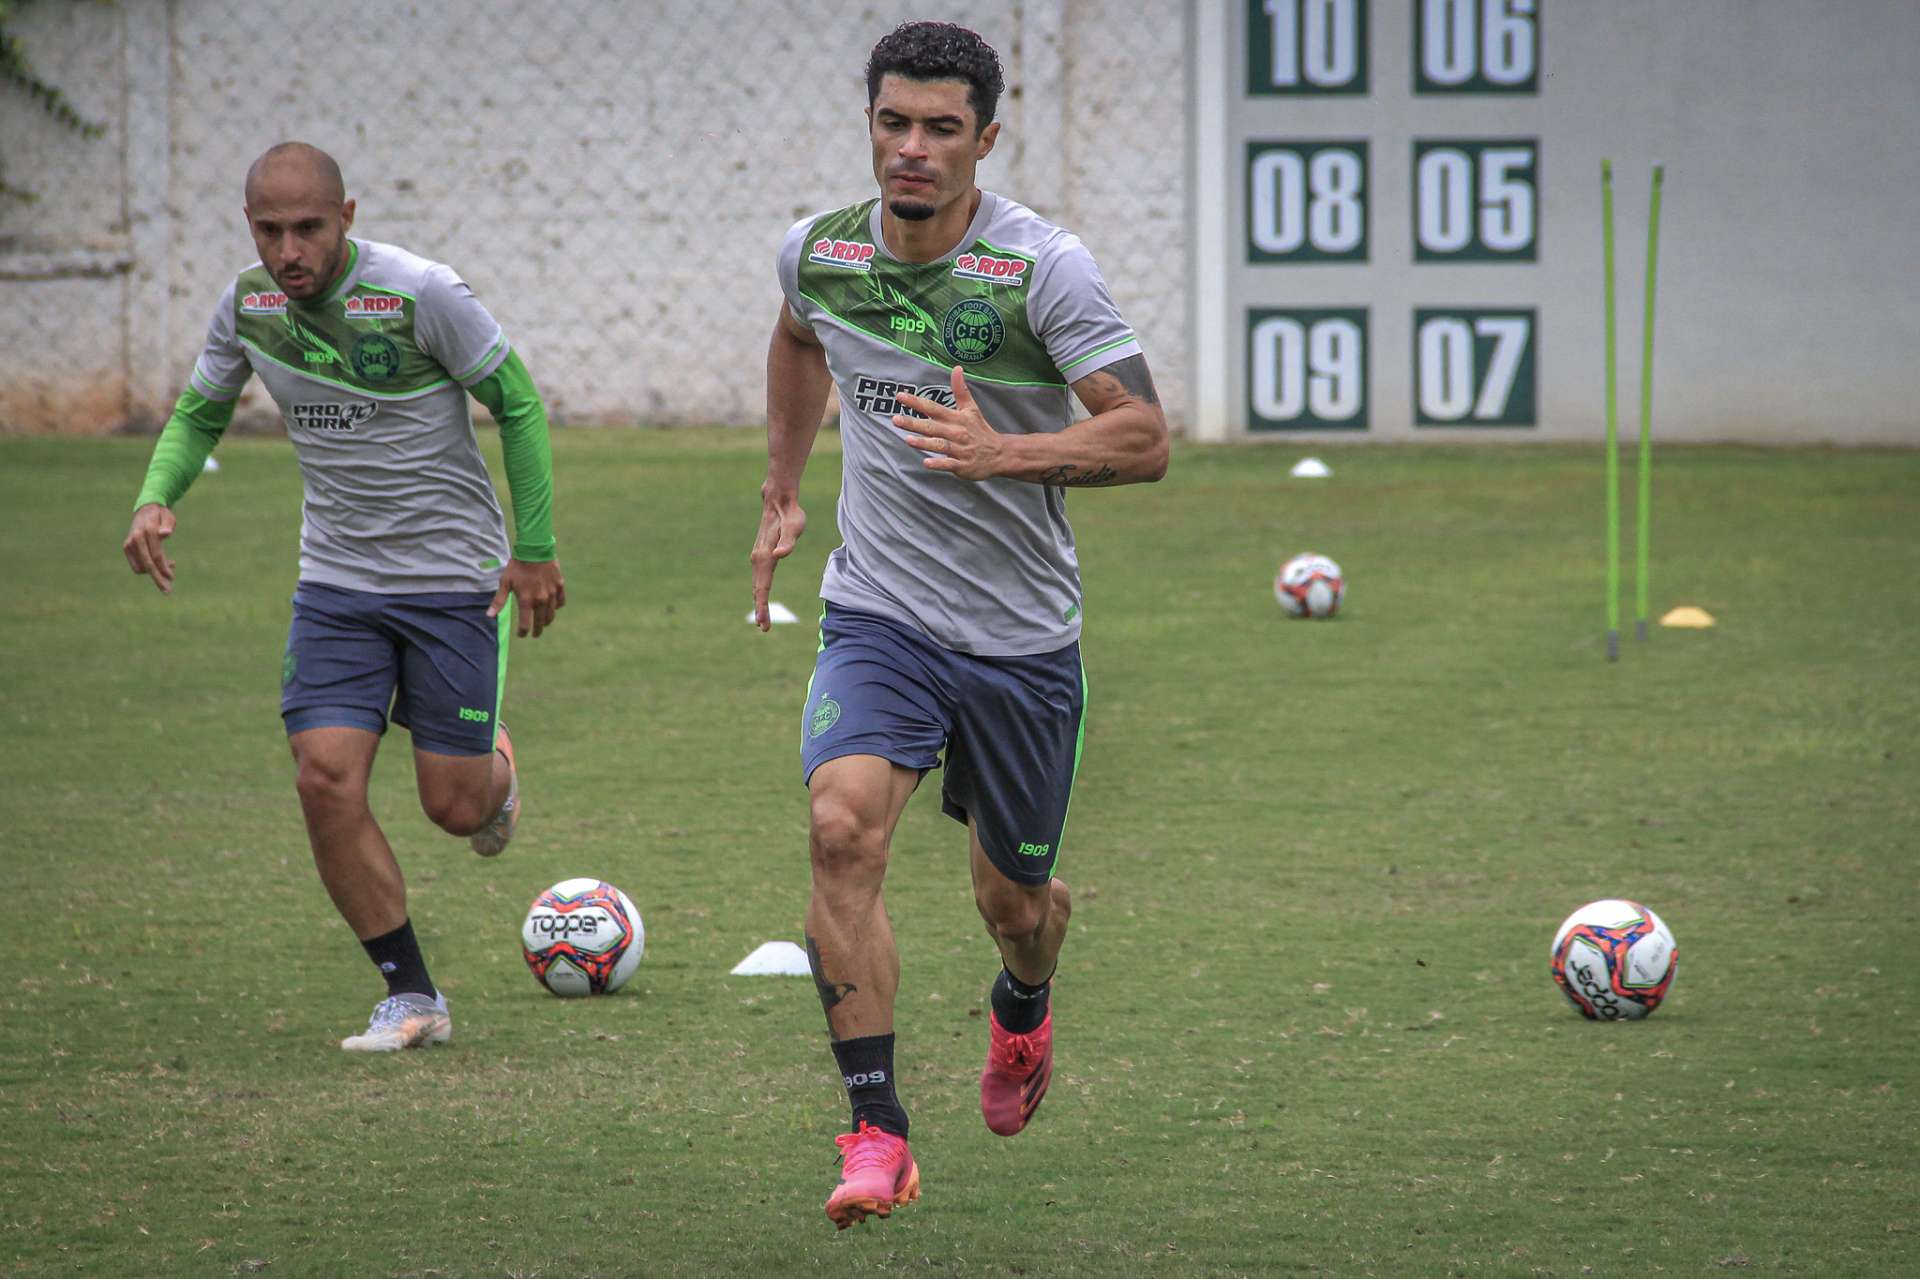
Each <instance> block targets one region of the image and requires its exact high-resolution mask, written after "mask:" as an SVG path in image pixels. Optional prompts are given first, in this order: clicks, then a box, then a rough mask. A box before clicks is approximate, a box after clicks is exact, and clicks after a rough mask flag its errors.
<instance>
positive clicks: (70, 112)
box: [0, 0, 107, 201]
mask: <svg viewBox="0 0 1920 1279" xmlns="http://www.w3.org/2000/svg"><path fill="white" fill-rule="evenodd" d="M30 3H32V0H0V84H5V85H8V86H11V88H13V89H16V90H19V91H20V92H23V93H25V94H27V95H28V96H29V97H31V98H32V99H33V100H34V101H36V102H38V103H39V104H40V108H41V110H43V111H45V112H46V113H47V114H48V115H50V116H52V117H53V118H54V119H55V120H57V121H59V122H60V124H61V125H62V126H64V127H66V128H68V129H71V130H72V131H73V132H75V133H77V134H79V135H80V136H81V137H83V138H85V139H87V140H89V141H92V140H93V139H95V138H98V137H101V136H102V135H103V134H105V133H106V131H107V130H106V126H105V125H104V124H100V123H98V122H96V121H92V120H89V119H87V118H86V117H84V116H82V115H81V114H80V113H79V112H78V111H76V110H74V107H73V103H72V102H70V101H69V100H68V99H67V95H66V94H65V93H63V92H61V90H60V89H59V87H58V86H57V85H52V84H49V83H47V82H46V81H45V80H43V79H41V78H40V77H39V75H37V74H36V73H35V72H34V70H33V66H32V64H31V63H30V62H29V61H28V60H27V51H26V47H25V46H24V45H23V44H22V42H21V40H20V37H19V36H18V35H17V34H16V33H15V30H14V28H13V26H12V19H13V18H14V17H15V15H17V14H18V13H19V12H20V10H22V9H24V8H25V7H26V6H27V5H28V4H30ZM6 166H7V158H6V156H5V154H3V153H0V200H22V201H31V200H33V199H34V198H35V197H34V194H33V192H31V191H27V190H25V189H23V188H20V187H16V186H12V185H9V184H8V182H7V180H6V175H7V167H6Z"/></svg>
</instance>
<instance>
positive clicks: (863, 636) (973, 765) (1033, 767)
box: [800, 606, 1087, 884]
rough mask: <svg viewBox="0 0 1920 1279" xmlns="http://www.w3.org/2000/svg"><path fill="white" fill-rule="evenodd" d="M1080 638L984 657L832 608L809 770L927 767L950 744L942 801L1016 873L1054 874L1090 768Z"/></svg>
mask: <svg viewBox="0 0 1920 1279" xmlns="http://www.w3.org/2000/svg"><path fill="white" fill-rule="evenodd" d="M1086 700H1087V685H1086V675H1085V673H1084V672H1083V671H1082V670H1081V667H1080V645H1079V644H1077V643H1074V644H1069V645H1068V646H1067V647H1065V648H1063V649H1060V650H1058V651H1057V652H1052V653H1036V654H1033V655H1031V656H1024V657H975V656H973V655H972V654H969V653H956V652H954V651H953V650H952V649H948V648H942V647H941V646H940V645H938V644H936V643H934V642H933V641H932V640H930V639H928V638H927V637H926V636H925V635H922V634H921V633H920V632H918V631H916V630H914V629H913V628H911V627H909V626H904V625H901V624H899V623H897V622H890V621H888V620H887V619H885V618H882V617H875V616H873V615H872V614H870V613H858V612H852V611H850V610H847V609H842V608H836V607H833V606H829V607H828V608H827V611H826V613H825V615H824V616H822V618H821V619H820V652H819V655H818V656H817V657H816V658H815V659H814V666H813V679H812V681H811V682H810V683H809V684H808V685H807V706H806V714H805V716H804V717H803V718H802V720H801V723H800V763H801V767H802V776H803V778H806V779H811V778H812V776H813V770H814V769H816V768H818V767H820V765H822V764H824V763H826V762H827V761H828V760H830V759H837V758H839V757H840V756H842V755H878V756H880V757H881V758H882V759H886V760H890V761H892V762H893V763H895V764H899V765H900V766H901V767H903V768H916V769H919V770H920V771H921V772H923V773H924V772H926V771H927V770H928V769H930V768H934V767H936V766H937V765H938V764H939V763H940V752H941V750H942V749H943V748H944V749H945V750H946V752H947V761H946V762H947V771H946V777H945V779H944V781H943V783H942V786H941V793H940V799H941V808H942V809H943V810H944V811H945V812H946V814H947V815H948V816H949V817H952V818H954V819H955V820H957V821H960V822H966V821H968V819H969V818H971V819H972V821H973V824H974V825H975V827H976V828H977V829H978V831H979V834H980V844H981V847H983V848H984V849H985V850H986V853H987V856H988V857H989V858H990V859H991V860H992V861H993V864H994V865H995V866H996V867H998V868H999V870H1000V873H1001V874H1003V875H1005V876H1006V877H1007V878H1008V879H1011V880H1014V881H1016V882H1019V883H1023V884H1044V883H1045V882H1047V880H1049V879H1051V878H1053V871H1054V866H1055V864H1056V863H1057V862H1058V861H1059V859H1060V843H1061V840H1062V838H1063V837H1064V836H1065V834H1066V827H1067V804H1068V801H1069V800H1070V799H1071V798H1072V795H1073V779H1074V774H1075V773H1076V772H1078V771H1079V767H1080V744H1081V742H1082V740H1083V738H1084V731H1083V721H1082V715H1083V712H1084V711H1085V708H1086Z"/></svg>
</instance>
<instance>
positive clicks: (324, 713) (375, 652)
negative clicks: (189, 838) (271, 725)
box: [280, 582, 514, 755]
mask: <svg viewBox="0 0 1920 1279" xmlns="http://www.w3.org/2000/svg"><path fill="white" fill-rule="evenodd" d="M492 602H493V596H492V595H491V594H490V593H488V592H484V591H446V592H437V593H433V594H426V595H382V594H378V593H376V592H373V591H349V590H344V589H342V588H341V587H338V586H322V585H320V584H318V583H315V582H302V583H300V584H299V585H298V586H297V587H295V588H294V592H293V625H292V626H291V627H290V628H288V631H287V652H286V656H285V658H283V659H282V661H281V664H280V716H281V718H282V719H284V720H285V721H286V725H287V734H288V735H289V736H291V735H293V734H294V733H302V732H305V731H306V730H307V729H310V728H336V727H337V728H364V729H366V730H367V731H368V732H372V733H385V732H386V731H387V720H388V718H389V716H391V718H392V720H393V722H394V723H396V724H399V725H400V726H402V727H403V728H406V729H409V730H410V731H411V732H412V733H413V744H414V747H415V748H416V749H418V750H423V751H432V752H434V753H435V754H438V755H485V754H487V753H488V752H489V751H491V750H492V749H493V735H494V726H495V723H496V721H497V720H498V718H499V715H500V693H501V690H502V689H504V688H505V687H506V682H507V635H508V629H507V628H508V626H509V624H510V621H511V619H512V617H513V616H514V610H513V605H512V602H511V601H509V602H508V606H507V607H506V608H504V609H502V610H501V611H500V616H499V617H497V618H493V617H488V616H487V605H489V604H491V603H492Z"/></svg>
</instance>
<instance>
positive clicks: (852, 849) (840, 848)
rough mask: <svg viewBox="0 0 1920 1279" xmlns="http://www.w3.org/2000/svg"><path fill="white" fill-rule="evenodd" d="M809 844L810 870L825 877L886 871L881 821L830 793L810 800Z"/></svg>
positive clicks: (858, 876) (857, 876) (874, 874)
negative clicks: (811, 803)
mask: <svg viewBox="0 0 1920 1279" xmlns="http://www.w3.org/2000/svg"><path fill="white" fill-rule="evenodd" d="M808 842H809V844H810V846H811V850H812V854H813V869H814V874H816V875H818V876H821V877H823V878H827V879H876V878H878V877H879V876H881V875H882V874H884V873H885V871H886V866H887V848H886V840H885V838H884V836H883V835H882V833H881V825H880V823H879V822H877V821H873V820H870V819H869V818H868V817H866V816H865V815H864V814H862V813H861V812H860V811H859V810H858V809H856V808H855V807H854V806H853V805H851V804H848V803H845V802H843V801H841V800H840V799H838V798H837V797H835V796H833V795H830V794H829V795H817V796H815V797H814V800H813V812H812V829H811V832H810V838H809V841H808Z"/></svg>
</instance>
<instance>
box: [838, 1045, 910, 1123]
mask: <svg viewBox="0 0 1920 1279" xmlns="http://www.w3.org/2000/svg"><path fill="white" fill-rule="evenodd" d="M833 1059H834V1060H835V1061H837V1062H839V1063H840V1075H841V1077H842V1079H844V1080H845V1081H846V1085H847V1100H848V1101H850V1102H852V1103H853V1128H852V1131H854V1132H859V1131H860V1121H861V1120H863V1119H864V1120H866V1121H867V1122H868V1123H870V1124H872V1125H873V1126H874V1127H875V1128H878V1129H880V1130H881V1131H882V1132H890V1133H892V1134H893V1135H894V1136H896V1137H905V1136H906V1135H907V1112H906V1111H905V1110H904V1109H902V1108H901V1106H900V1098H899V1097H897V1096H895V1095H894V1091H893V1036H892V1035H891V1034H887V1035H867V1036H865V1037H863V1038H860V1039H836V1040H835V1041H834V1043H833Z"/></svg>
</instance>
